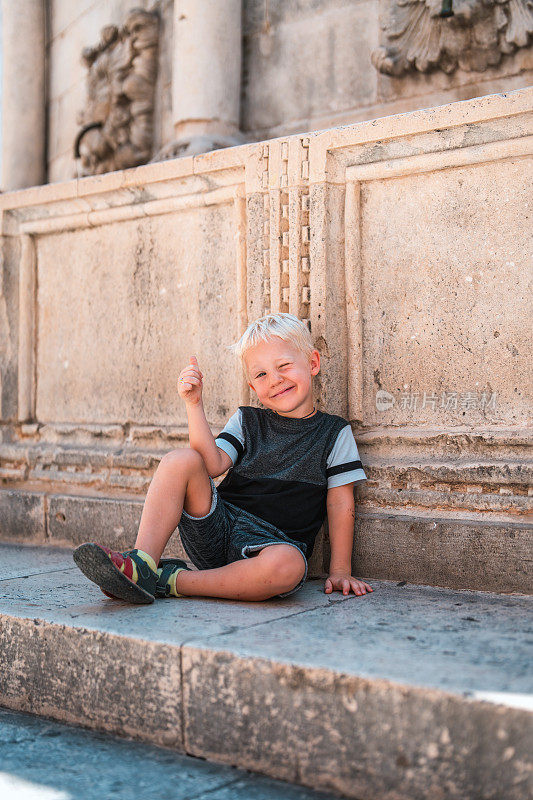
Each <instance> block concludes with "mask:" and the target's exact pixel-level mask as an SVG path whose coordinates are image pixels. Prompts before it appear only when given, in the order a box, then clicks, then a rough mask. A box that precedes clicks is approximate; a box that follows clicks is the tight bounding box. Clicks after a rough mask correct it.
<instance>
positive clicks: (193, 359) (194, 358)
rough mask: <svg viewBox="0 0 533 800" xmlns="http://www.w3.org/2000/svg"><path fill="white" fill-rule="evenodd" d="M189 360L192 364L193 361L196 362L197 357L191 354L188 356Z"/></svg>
mask: <svg viewBox="0 0 533 800" xmlns="http://www.w3.org/2000/svg"><path fill="white" fill-rule="evenodd" d="M189 361H190V362H191V364H194V362H195V361H196V363H197V364H198V359H197V358H196V356H191V357H190V358H189Z"/></svg>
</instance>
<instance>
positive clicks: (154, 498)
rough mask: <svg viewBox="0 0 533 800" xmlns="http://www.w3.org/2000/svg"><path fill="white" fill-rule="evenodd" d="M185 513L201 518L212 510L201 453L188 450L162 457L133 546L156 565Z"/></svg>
mask: <svg viewBox="0 0 533 800" xmlns="http://www.w3.org/2000/svg"><path fill="white" fill-rule="evenodd" d="M184 506H185V511H186V512H187V513H188V514H192V516H194V517H203V516H205V515H206V514H208V513H209V509H210V508H211V482H210V481H209V475H208V474H207V470H206V468H205V464H204V460H203V458H202V456H201V455H200V453H197V452H196V450H191V449H190V448H188V447H185V448H183V449H182V450H173V451H172V452H171V453H167V455H165V456H163V458H162V459H161V462H160V464H159V466H158V468H157V470H156V473H155V475H154V477H153V478H152V482H151V484H150V487H149V489H148V493H147V495H146V500H145V501H144V508H143V512H142V516H141V522H140V525H139V531H138V533H137V539H136V540H135V547H136V548H137V549H138V550H144V552H145V553H149V554H150V555H151V556H152V558H153V559H154V561H155V563H156V564H158V563H159V559H160V558H161V554H162V552H163V550H164V549H165V547H166V544H167V542H168V540H169V539H170V537H171V535H172V532H173V531H174V530H175V529H176V527H177V525H178V522H179V521H180V519H181V512H182V511H183V508H184Z"/></svg>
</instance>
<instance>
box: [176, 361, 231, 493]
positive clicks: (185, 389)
mask: <svg viewBox="0 0 533 800" xmlns="http://www.w3.org/2000/svg"><path fill="white" fill-rule="evenodd" d="M202 378H203V375H202V373H201V372H200V367H199V366H198V361H197V360H196V356H191V357H190V364H189V365H188V366H187V367H185V369H183V370H182V371H181V373H180V376H179V380H178V394H179V396H180V397H181V398H182V400H184V401H185V406H186V408H187V418H188V422H189V443H190V445H191V447H192V449H193V450H196V451H197V452H198V453H200V455H201V456H202V458H203V459H204V464H205V467H206V469H207V472H208V473H209V475H210V476H211V477H212V478H217V477H218V476H219V475H222V473H223V472H226V470H228V469H229V467H230V466H231V465H232V464H233V461H232V460H231V458H230V457H229V456H228V454H227V453H225V452H224V451H223V450H221V448H220V447H217V445H216V444H215V438H214V436H213V434H212V433H211V429H210V427H209V425H208V424H207V419H206V417H205V412H204V406H203V403H202Z"/></svg>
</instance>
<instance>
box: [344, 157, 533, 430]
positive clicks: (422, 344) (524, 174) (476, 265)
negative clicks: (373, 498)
mask: <svg viewBox="0 0 533 800" xmlns="http://www.w3.org/2000/svg"><path fill="white" fill-rule="evenodd" d="M532 187H533V162H532V161H531V160H526V159H517V160H507V161H501V162H499V161H496V162H493V163H492V164H488V163H484V164H480V165H474V166H467V167H461V168H453V169H440V170H439V169H436V170H435V171H433V172H424V173H421V174H413V175H407V176H403V177H398V178H391V179H389V180H374V181H368V182H363V183H362V184H361V241H362V255H361V257H362V274H363V278H362V281H363V287H362V293H363V296H362V307H363V375H364V379H363V396H364V397H363V406H364V414H363V419H364V421H365V424H367V425H408V424H415V425H427V424H436V425H465V424H466V425H483V426H487V425H488V426H491V425H502V424H504V425H527V424H528V420H529V419H530V413H531V411H530V399H529V398H530V397H531V390H532V385H531V384H532V380H531V378H532V376H531V370H530V369H528V366H527V365H528V359H527V357H526V353H527V352H528V351H529V344H528V340H529V330H530V323H531V320H530V315H531V305H530V304H531V301H530V299H529V297H528V291H527V276H528V274H531V273H530V270H531V266H530V252H531V230H530V226H529V227H528V226H527V225H526V224H525V210H526V209H527V207H528V203H529V202H530V198H531V190H532ZM347 224H348V225H353V224H359V223H355V222H354V221H348V223H347Z"/></svg>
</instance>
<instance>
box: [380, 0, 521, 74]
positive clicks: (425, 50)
mask: <svg viewBox="0 0 533 800" xmlns="http://www.w3.org/2000/svg"><path fill="white" fill-rule="evenodd" d="M450 7H451V8H450ZM450 12H451V13H450ZM382 29H383V30H384V32H385V44H384V45H383V46H381V47H379V48H377V49H376V50H374V51H373V53H372V56H371V60H372V64H373V65H374V66H375V67H376V69H378V70H379V71H380V72H383V73H384V74H386V75H392V76H394V77H399V76H401V75H403V74H404V73H406V72H409V71H411V70H417V71H418V72H431V71H433V70H437V69H440V70H442V71H443V72H445V73H447V74H449V73H452V72H455V70H456V69H457V68H458V67H459V68H460V69H462V70H465V71H466V72H484V71H485V70H486V69H487V67H493V66H496V65H497V64H499V63H500V61H501V59H502V57H503V56H504V55H510V54H512V53H514V52H515V51H516V50H518V49H519V48H521V47H527V46H528V45H529V43H530V41H531V37H532V35H533V0H453V2H452V0H391V2H390V3H389V6H388V12H387V15H386V18H385V21H384V22H383V23H382Z"/></svg>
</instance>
